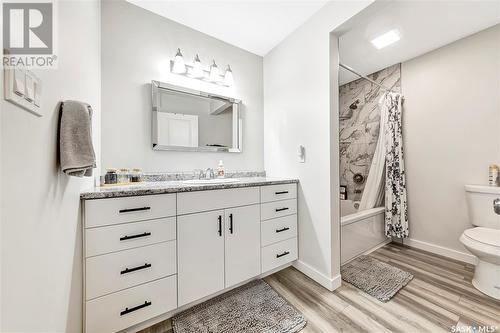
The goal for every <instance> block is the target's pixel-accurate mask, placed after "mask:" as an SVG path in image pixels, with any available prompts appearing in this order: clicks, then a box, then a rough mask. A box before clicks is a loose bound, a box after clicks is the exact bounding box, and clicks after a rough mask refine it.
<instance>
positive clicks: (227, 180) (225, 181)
mask: <svg viewBox="0 0 500 333" xmlns="http://www.w3.org/2000/svg"><path fill="white" fill-rule="evenodd" d="M239 181H240V180H239V179H236V178H220V179H217V178H215V179H190V180H185V181H183V183H184V184H191V185H204V184H206V185H211V184H228V183H237V182H239Z"/></svg>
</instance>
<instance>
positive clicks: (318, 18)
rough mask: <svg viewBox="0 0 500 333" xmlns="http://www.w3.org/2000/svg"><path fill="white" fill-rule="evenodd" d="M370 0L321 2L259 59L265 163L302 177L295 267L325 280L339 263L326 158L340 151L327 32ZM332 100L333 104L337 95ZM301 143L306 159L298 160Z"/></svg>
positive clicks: (334, 180)
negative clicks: (263, 110)
mask: <svg viewBox="0 0 500 333" xmlns="http://www.w3.org/2000/svg"><path fill="white" fill-rule="evenodd" d="M369 3H371V1H353V2H347V1H345V2H332V3H329V4H327V5H326V6H325V7H323V8H322V9H321V10H320V11H319V12H318V13H317V14H315V15H314V16H313V17H311V18H310V19H309V20H308V21H307V22H306V23H305V24H304V25H302V26H300V27H299V28H298V29H297V30H296V31H295V32H293V33H292V34H291V35H290V36H288V37H287V38H286V39H285V40H284V41H283V42H282V43H280V44H279V45H278V46H277V47H276V48H274V49H273V50H272V51H271V52H269V53H268V54H267V55H266V56H265V57H264V108H265V112H264V160H265V169H266V171H267V172H268V174H269V175H270V176H290V177H297V178H299V179H300V190H299V265H298V266H297V267H298V268H299V269H301V270H302V271H304V272H305V273H307V274H308V275H310V276H311V277H313V278H315V279H316V280H317V281H319V282H320V283H322V284H323V285H325V286H328V285H330V286H331V285H332V283H333V279H334V278H336V277H338V273H339V269H340V250H339V247H338V239H339V232H340V225H339V220H340V217H339V209H338V193H337V190H336V189H338V161H331V160H330V159H331V154H332V153H333V151H332V150H337V149H338V144H335V142H337V141H338V138H337V136H338V135H337V133H338V110H337V111H336V112H332V113H331V111H330V92H331V91H332V89H331V87H332V86H331V84H334V82H332V83H330V59H331V58H330V32H331V31H332V30H333V29H334V28H335V27H337V26H338V25H339V24H341V23H342V22H344V21H345V20H347V19H349V18H350V17H351V16H353V15H354V14H356V13H357V12H359V11H361V10H362V9H363V8H365V7H366V6H367V5H368V4H369ZM333 42H335V38H333ZM334 52H337V50H336V49H335V48H334ZM337 53H338V52H337ZM333 65H334V64H333ZM333 87H334V88H333V90H338V86H335V85H333ZM335 101H337V102H335ZM332 106H333V107H334V108H336V109H338V100H337V97H336V96H332ZM330 114H332V117H330ZM332 133H333V134H332ZM331 134H332V135H333V136H334V137H332V136H331ZM300 144H302V145H304V146H305V147H306V163H304V164H300V163H299V162H298V158H297V147H298V145H300ZM337 154H338V153H337ZM337 282H339V281H338V279H337Z"/></svg>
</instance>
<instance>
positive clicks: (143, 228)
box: [85, 217, 176, 257]
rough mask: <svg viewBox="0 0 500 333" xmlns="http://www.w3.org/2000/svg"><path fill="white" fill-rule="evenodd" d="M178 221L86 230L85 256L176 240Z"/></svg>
mask: <svg viewBox="0 0 500 333" xmlns="http://www.w3.org/2000/svg"><path fill="white" fill-rule="evenodd" d="M175 221H176V219H175V217H167V218H163V219H157V220H149V221H141V222H132V223H125V224H119V225H113V226H107V227H99V228H90V229H86V230H85V256H86V257H92V256H96V255H100V254H106V253H110V252H116V251H121V250H127V249H131V248H135V247H140V246H145V245H151V244H156V243H160V242H165V241H169V240H174V239H175V238H176V231H175V229H176V223H175Z"/></svg>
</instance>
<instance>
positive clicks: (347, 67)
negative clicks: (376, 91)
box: [339, 63, 394, 92]
mask: <svg viewBox="0 0 500 333" xmlns="http://www.w3.org/2000/svg"><path fill="white" fill-rule="evenodd" d="M339 66H340V67H342V68H343V69H347V70H348V71H349V72H351V73H353V74H355V75H356V76H359V77H360V78H362V79H365V80H368V81H370V82H371V83H373V84H375V85H377V86H379V87H380V88H382V89H384V90H387V91H390V92H394V91H392V89H391V88H387V87H386V86H384V85H383V84H380V83H378V82H377V81H374V80H372V79H370V78H369V77H367V76H364V75H362V74H360V73H358V72H356V71H355V70H354V69H352V68H351V67H349V66H347V65H344V64H343V63H339Z"/></svg>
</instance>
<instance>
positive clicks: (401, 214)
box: [359, 93, 408, 238]
mask: <svg viewBox="0 0 500 333" xmlns="http://www.w3.org/2000/svg"><path fill="white" fill-rule="evenodd" d="M401 100H402V96H401V95H400V94H397V93H386V94H385V95H384V96H382V99H381V102H380V133H379V137H378V141H377V147H376V148H375V154H374V156H373V160H372V164H371V166H370V172H369V173H368V179H367V181H366V184H365V189H364V191H363V196H362V197H361V203H360V207H359V208H360V210H362V209H369V208H373V207H377V206H380V205H381V204H382V202H383V200H384V198H385V234H386V235H387V236H392V237H398V238H406V237H408V205H407V200H406V179H405V167H404V159H403V134H402V123H401ZM384 166H385V167H384ZM384 171H385V172H384Z"/></svg>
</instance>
